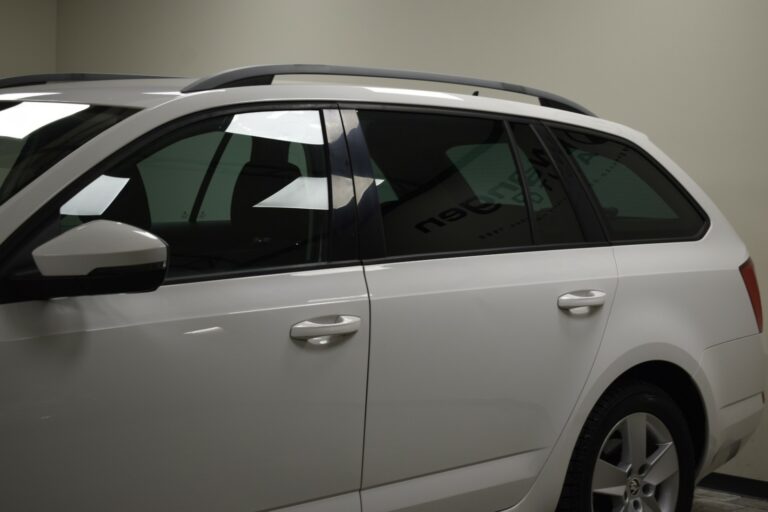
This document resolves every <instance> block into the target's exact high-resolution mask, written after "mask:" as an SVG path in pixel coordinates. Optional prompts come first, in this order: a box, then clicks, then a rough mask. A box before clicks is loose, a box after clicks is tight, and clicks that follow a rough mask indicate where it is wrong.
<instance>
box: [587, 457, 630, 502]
mask: <svg viewBox="0 0 768 512" xmlns="http://www.w3.org/2000/svg"><path fill="white" fill-rule="evenodd" d="M626 487H627V473H626V471H624V470H622V469H621V468H618V467H616V466H614V465H613V464H611V463H609V462H606V461H604V460H603V459H598V461H597V464H596V465H595V472H594V474H593V475H592V492H594V493H595V494H605V495H608V496H623V495H624V490H625V489H626Z"/></svg>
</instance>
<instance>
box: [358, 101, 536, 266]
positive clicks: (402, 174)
mask: <svg viewBox="0 0 768 512" xmlns="http://www.w3.org/2000/svg"><path fill="white" fill-rule="evenodd" d="M359 117H360V123H361V127H362V130H363V133H364V134H365V138H366V141H367V144H368V150H369V152H370V155H371V159H372V165H373V168H374V173H375V177H376V183H377V186H378V189H379V191H380V198H381V200H380V203H381V209H382V217H383V223H384V231H385V237H386V243H387V253H388V255H390V256H402V255H413V254H428V253H450V252H460V251H473V250H489V249H503V248H510V247H517V246H523V245H529V244H530V243H531V232H530V226H529V223H528V212H527V208H526V205H525V198H524V196H523V194H522V193H521V190H522V189H521V186H520V176H519V173H518V169H517V167H516V165H515V159H514V157H513V155H512V150H511V148H510V145H509V142H508V138H507V134H506V130H505V128H504V124H503V123H502V122H501V121H496V120H489V119H478V118H467V117H454V116H447V115H439V114H417V113H399V112H380V111H361V112H359Z"/></svg>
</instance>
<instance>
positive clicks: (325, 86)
mask: <svg viewBox="0 0 768 512" xmlns="http://www.w3.org/2000/svg"><path fill="white" fill-rule="evenodd" d="M195 81H196V80H195V79H191V78H130V79H112V80H86V81H73V82H50V83H45V84H37V85H26V86H21V87H8V88H2V89H0V101H20V100H27V101H44V102H63V103H86V104H90V105H103V106H119V107H127V108H136V109H151V108H154V107H158V106H160V105H163V104H165V103H168V102H171V101H173V102H176V101H183V100H184V98H185V97H190V96H197V95H217V96H218V97H219V98H221V96H220V95H221V94H222V93H226V92H227V91H228V90H229V91H233V90H237V91H238V94H235V95H234V96H237V98H238V99H237V100H235V101H233V104H237V103H242V98H243V93H246V92H247V94H246V96H247V97H248V98H249V100H250V101H252V102H264V101H283V102H292V101H325V102H351V103H375V104H393V105H407V106H423V107H434V108H449V109H460V110H467V111H480V112H487V113H490V114H493V113H496V114H505V115H511V116H521V117H532V118H537V119H543V120H548V121H555V122H562V123H566V124H571V125H578V126H583V127H587V128H593V129H597V130H601V131H607V132H611V133H615V134H617V135H623V136H629V137H631V138H636V137H638V136H639V137H641V138H646V137H645V135H643V134H642V133H640V132H637V131H636V130H634V129H632V128H629V127H626V126H624V125H621V124H618V123H614V122H611V121H607V120H605V119H602V118H597V117H592V116H588V115H583V114H578V113H573V112H568V111H565V110H561V109H556V108H551V107H543V106H540V105H537V104H532V103H529V102H524V101H515V100H514V99H499V98H494V97H489V96H478V95H476V94H464V93H458V92H448V91H446V90H445V89H446V88H445V87H440V86H438V87H437V88H434V89H433V88H428V89H427V88H418V89H411V88H405V87H398V86H382V85H380V83H381V82H377V81H374V83H373V84H372V85H371V84H369V85H360V84H355V85H350V84H349V83H328V82H326V81H321V82H313V81H304V80H302V81H299V82H291V81H288V82H285V83H276V84H272V85H253V86H244V87H231V88H229V89H226V88H224V89H213V90H207V91H200V92H191V93H183V92H181V91H182V90H183V89H184V88H185V87H187V86H189V85H190V84H193V83H195ZM398 85H399V84H398ZM441 89H442V90H441ZM448 89H450V87H448ZM453 89H454V90H455V88H453ZM473 92H474V91H473ZM511 97H512V98H514V95H512V96H511ZM217 103H219V102H217Z"/></svg>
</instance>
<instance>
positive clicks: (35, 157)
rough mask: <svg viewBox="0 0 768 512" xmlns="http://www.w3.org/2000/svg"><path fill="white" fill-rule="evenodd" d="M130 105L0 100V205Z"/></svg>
mask: <svg viewBox="0 0 768 512" xmlns="http://www.w3.org/2000/svg"><path fill="white" fill-rule="evenodd" d="M134 112H135V110H134V109H128V108H117V107H98V106H92V105H86V104H75V103H56V102H42V101H22V102H7V101H0V204H2V203H4V202H5V201H7V200H8V199H9V198H10V197H12V196H13V195H14V194H16V192H18V191H19V190H21V189H22V188H24V187H25V186H27V184H29V183H30V182H31V181H32V180H34V179H35V178H37V177H38V176H40V175H41V174H42V173H44V172H45V171H47V170H48V169H50V168H51V167H53V166H54V165H55V164H56V163H58V162H59V160H61V159H63V158H64V157H66V156H67V155H69V154H70V153H71V152H72V151H74V150H75V149H77V148H78V147H80V146H82V145H83V144H85V143H86V142H88V140H90V139H92V138H93V137H95V136H96V135H98V134H99V133H101V132H103V131H104V130H106V129H107V128H109V127H111V126H112V125H114V124H116V123H118V122H120V121H122V120H123V119H125V118H126V117H128V116H129V115H131V114H133V113H134Z"/></svg>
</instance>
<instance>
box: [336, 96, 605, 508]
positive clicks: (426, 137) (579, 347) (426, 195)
mask: <svg viewBox="0 0 768 512" xmlns="http://www.w3.org/2000/svg"><path fill="white" fill-rule="evenodd" d="M343 115H344V119H345V126H346V128H347V132H348V136H349V137H350V142H351V148H352V149H353V151H356V154H357V158H355V155H353V158H354V160H353V164H354V165H355V166H356V173H357V172H361V171H360V170H361V169H363V170H365V169H369V172H370V173H371V175H370V179H369V180H368V181H369V182H370V183H372V184H374V185H372V186H370V188H369V189H368V190H367V192H366V193H363V194H362V196H361V199H360V205H361V211H363V212H365V211H374V213H378V212H379V211H380V212H381V220H380V225H379V227H378V229H377V226H376V223H375V222H370V223H369V224H368V226H366V228H365V229H366V231H365V232H364V233H363V235H362V236H364V237H365V238H364V241H363V247H365V248H368V252H367V253H366V254H364V255H363V257H364V263H365V273H366V279H367V282H368V287H369V292H370V296H371V315H372V317H371V318H372V326H371V354H370V375H369V384H368V406H367V416H366V434H365V462H364V468H363V489H362V503H363V511H364V512H383V511H405V510H407V511H408V512H421V511H424V512H426V511H432V510H441V511H456V512H458V511H466V510H472V511H477V512H482V511H496V510H500V509H503V508H506V507H511V506H513V505H514V504H515V503H517V502H518V501H519V500H520V499H521V498H522V497H523V496H524V494H525V493H526V491H527V490H528V488H529V487H530V485H531V484H532V482H533V480H534V479H535V478H536V476H537V474H538V472H539V470H540V469H541V468H542V466H543V464H544V462H545V460H546V458H547V455H548V453H549V451H550V448H551V447H552V445H553V444H554V443H555V441H556V439H557V437H558V435H559V434H560V432H561V430H562V428H563V426H564V425H565V422H566V420H567V418H568V416H569V414H570V412H571V410H572V408H573V406H574V404H575V402H576V399H577V397H578V395H579V393H580V391H581V389H582V387H583V385H584V383H585V381H586V378H587V376H588V373H589V370H590V367H591V365H592V363H593V361H594V359H595V356H596V354H597V350H598V347H599V345H600V341H601V338H602V334H603V330H604V327H605V324H606V319H607V318H608V313H609V311H610V306H611V303H612V299H613V294H614V291H615V287H616V266H615V263H614V259H613V254H612V249H611V248H610V247H608V246H607V245H606V244H605V243H604V242H601V241H600V237H601V233H596V232H593V231H590V229H591V228H589V227H584V226H583V224H582V225H580V224H579V222H578V220H577V215H576V210H579V209H583V208H584V206H585V203H583V202H582V203H579V202H577V201H574V200H573V194H570V198H571V199H569V194H567V193H566V189H569V187H571V185H572V184H568V183H564V181H563V180H562V179H561V175H560V174H559V173H558V171H557V170H556V169H555V167H554V165H553V164H552V159H551V157H550V156H549V155H548V153H547V151H546V150H545V149H544V146H543V145H542V143H541V141H540V140H539V139H538V137H537V135H536V133H535V132H534V131H533V129H532V128H531V126H529V125H528V124H527V123H525V122H515V123H512V124H507V123H506V122H505V120H503V119H498V118H493V117H492V116H487V115H485V116H484V115H477V116H470V115H467V114H466V113H462V114H457V113H451V112H435V111H421V112H420V111H413V110H412V111H407V112H398V111H396V110H393V109H387V110H384V109H382V110H378V111H377V110H375V108H373V107H371V108H370V109H361V110H359V111H358V112H356V113H355V112H352V111H344V114H343ZM347 125H348V126H347ZM512 142H514V144H512ZM366 148H367V151H368V154H369V155H370V161H368V158H367V156H365V155H366V153H365V151H366ZM520 169H521V170H522V172H520V171H519V170H520ZM362 172H364V171H362ZM521 175H524V176H525V180H522V181H521V179H520V177H521ZM363 181H364V180H362V179H361V180H359V183H360V188H362V186H364V185H365V183H363ZM374 189H375V190H376V192H374ZM569 190H570V189H569ZM366 194H367V195H366ZM572 205H573V206H572ZM584 213H586V214H589V213H590V212H589V211H586V212H584ZM591 214H592V215H594V212H591ZM377 240H378V241H379V243H378V245H377V243H376V241H377Z"/></svg>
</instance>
